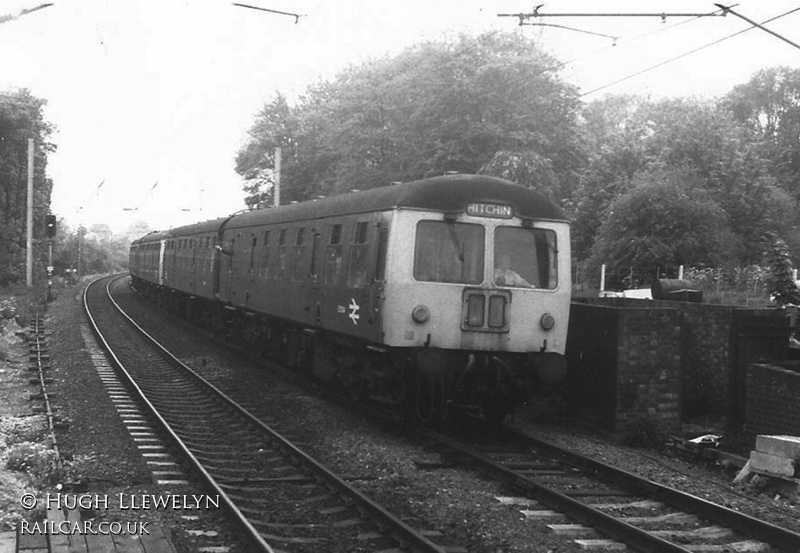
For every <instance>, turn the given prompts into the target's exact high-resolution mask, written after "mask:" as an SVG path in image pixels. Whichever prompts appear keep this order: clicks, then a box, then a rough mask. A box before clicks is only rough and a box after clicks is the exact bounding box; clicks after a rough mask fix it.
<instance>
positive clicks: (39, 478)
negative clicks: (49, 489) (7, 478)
mask: <svg viewBox="0 0 800 553" xmlns="http://www.w3.org/2000/svg"><path fill="white" fill-rule="evenodd" d="M6 468H7V469H9V470H15V471H18V472H25V473H27V474H29V475H30V476H31V477H32V478H33V480H34V482H36V483H37V485H48V484H55V483H56V482H58V480H59V479H60V478H61V471H60V468H59V466H58V453H56V451H55V450H53V449H50V448H49V447H47V446H46V445H44V444H41V443H37V442H21V443H18V444H15V445H12V446H11V447H9V448H8V452H7V454H6Z"/></svg>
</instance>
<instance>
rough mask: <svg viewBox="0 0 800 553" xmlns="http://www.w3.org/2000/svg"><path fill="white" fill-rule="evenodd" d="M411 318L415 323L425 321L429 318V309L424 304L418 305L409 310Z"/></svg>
mask: <svg viewBox="0 0 800 553" xmlns="http://www.w3.org/2000/svg"><path fill="white" fill-rule="evenodd" d="M411 318H412V319H414V322H415V323H419V324H422V323H427V322H428V320H429V319H430V318H431V311H430V309H428V308H427V307H426V306H424V305H418V306H416V307H415V308H414V309H413V310H412V311H411Z"/></svg>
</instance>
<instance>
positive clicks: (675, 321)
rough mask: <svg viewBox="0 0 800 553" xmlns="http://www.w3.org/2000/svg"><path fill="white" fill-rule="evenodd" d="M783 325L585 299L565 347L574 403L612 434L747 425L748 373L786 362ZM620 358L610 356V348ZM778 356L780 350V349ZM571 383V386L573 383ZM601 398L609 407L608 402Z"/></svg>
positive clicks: (762, 318) (670, 305) (714, 310)
mask: <svg viewBox="0 0 800 553" xmlns="http://www.w3.org/2000/svg"><path fill="white" fill-rule="evenodd" d="M786 321H787V319H786V317H785V316H784V314H782V313H781V312H779V311H776V310H774V309H755V310H754V309H742V308H738V307H735V306H725V305H713V304H703V303H687V302H672V301H659V300H655V301H652V300H637V299H630V298H583V299H580V300H576V301H575V302H573V304H572V309H571V312H570V329H569V336H568V339H567V358H568V361H569V363H570V372H571V373H574V374H572V375H571V376H570V378H569V380H568V381H567V382H566V383H565V384H566V385H567V386H569V387H572V388H574V389H573V390H571V391H570V392H568V393H569V394H571V398H570V401H569V403H570V404H571V406H572V409H573V410H574V412H575V413H578V412H580V411H581V410H582V411H586V412H588V414H584V415H583V416H584V418H586V420H592V417H593V418H594V421H595V422H596V423H597V424H598V425H600V426H602V427H604V428H609V429H617V430H618V429H619V428H620V426H621V425H623V426H624V425H625V424H627V423H628V422H629V421H630V420H634V419H639V418H642V417H645V418H647V419H649V420H653V421H656V422H659V423H661V424H663V425H664V426H665V427H672V426H674V425H676V424H679V423H680V421H681V420H685V419H686V418H687V417H692V416H695V415H704V416H719V417H727V418H728V420H729V421H730V422H733V423H734V424H739V423H740V422H741V419H742V417H743V416H744V411H745V410H744V407H743V405H744V403H745V397H744V396H745V393H746V389H745V388H746V383H745V378H746V376H745V372H746V370H747V365H748V364H749V363H750V362H752V361H754V360H756V359H759V358H764V359H781V358H783V357H782V356H781V354H780V351H781V347H784V348H785V345H786V344H787V342H788V341H787V338H788V334H787V329H788V327H786V326H785V322H786ZM609 341H610V342H613V345H614V349H613V351H611V352H610V351H609V343H608V342H609ZM777 346H781V347H777ZM573 377H574V378H573ZM598 395H603V396H605V397H609V398H613V400H612V399H609V400H608V402H604V401H605V400H601V399H598V397H597V396H598Z"/></svg>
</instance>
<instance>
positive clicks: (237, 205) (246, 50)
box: [0, 0, 800, 231]
mask: <svg viewBox="0 0 800 553" xmlns="http://www.w3.org/2000/svg"><path fill="white" fill-rule="evenodd" d="M43 1H49V2H52V4H53V5H52V6H50V7H47V8H45V9H42V10H39V11H36V12H33V13H29V14H27V15H23V16H21V17H19V18H17V19H12V20H9V21H5V22H4V23H0V90H10V89H18V88H28V89H30V90H31V92H32V93H33V94H34V95H35V96H37V97H40V98H44V99H46V100H47V101H48V106H47V110H46V118H47V119H48V120H49V121H50V122H51V123H53V124H54V125H55V126H56V127H57V132H56V134H55V135H54V136H53V137H52V140H53V142H55V144H56V145H57V148H58V151H57V152H56V153H55V154H53V155H52V156H51V158H50V165H49V175H50V177H51V178H52V179H53V181H54V190H53V201H52V209H53V211H54V212H55V213H56V215H58V216H59V217H64V218H66V219H67V220H68V222H69V223H70V224H71V225H73V226H75V225H77V224H78V223H82V224H84V225H91V224H93V223H97V222H104V223H107V224H109V225H111V226H112V228H113V229H114V230H115V231H119V230H123V229H124V228H125V227H126V226H127V225H128V224H130V223H131V222H133V221H135V220H144V221H146V222H148V223H149V224H150V225H151V226H152V227H154V228H166V227H169V226H175V225H178V224H185V223H189V222H193V221H196V220H204V219H210V218H213V217H217V216H221V215H226V214H229V213H231V212H233V211H236V210H238V209H242V208H244V203H243V193H242V191H241V186H242V184H241V179H240V177H239V176H238V175H237V174H236V173H235V172H234V170H233V168H234V158H235V155H236V152H237V151H238V150H239V149H240V148H241V146H242V145H243V144H244V142H245V140H246V137H247V130H248V129H249V128H250V126H251V124H252V122H253V120H254V116H255V114H256V113H257V112H258V111H259V110H260V109H261V107H262V106H263V105H264V103H265V102H268V101H270V100H271V99H272V97H273V96H274V94H275V92H276V91H280V92H282V93H284V94H286V95H287V96H289V97H290V98H292V97H296V96H297V95H298V94H300V93H302V92H303V91H304V90H305V88H306V87H307V86H308V85H309V84H311V83H313V82H314V81H317V80H319V79H329V78H331V77H333V76H334V75H335V74H336V73H337V72H338V71H340V70H341V69H342V68H344V67H346V66H347V65H349V64H353V63H360V62H363V61H366V60H368V59H370V58H374V57H378V56H382V55H384V54H387V53H396V52H399V51H400V50H402V49H403V48H405V47H407V46H410V45H412V44H414V43H416V42H419V41H421V40H426V39H436V38H438V37H441V36H446V35H447V36H453V35H456V34H457V33H459V32H468V33H480V32H482V31H487V30H491V29H507V30H511V31H516V32H522V33H524V34H526V35H528V36H533V37H535V38H537V39H538V40H539V41H540V42H541V44H542V45H543V47H544V48H545V49H547V50H548V51H550V52H551V53H553V54H554V55H556V56H557V57H558V58H559V59H561V60H562V61H568V60H572V61H571V62H570V63H569V64H568V66H567V67H566V68H565V70H564V76H565V78H567V80H569V81H570V82H572V83H574V84H576V85H577V86H578V87H580V89H581V90H582V91H591V90H594V89H597V88H601V87H605V88H602V90H601V91H599V92H597V93H595V94H592V95H589V96H587V97H586V98H585V99H586V100H590V99H592V98H595V97H600V96H602V95H604V94H609V93H623V92H626V93H639V94H650V95H652V96H655V97H663V96H693V95H700V96H717V95H720V94H724V93H725V92H727V91H728V90H730V88H731V87H733V86H735V85H736V84H739V83H743V82H745V81H747V80H748V79H749V78H750V76H751V75H752V74H753V73H754V72H756V71H758V70H759V69H761V68H765V67H771V66H776V65H788V66H790V67H795V68H798V67H800V49H797V48H795V47H794V46H792V45H790V44H788V43H786V42H784V41H781V40H780V39H779V38H776V37H775V36H772V35H770V34H768V33H766V32H764V31H762V30H758V29H754V30H750V31H748V32H745V33H743V34H741V35H738V36H736V37H734V38H731V39H728V40H724V41H722V42H720V43H719V44H716V45H714V46H709V47H707V48H705V49H702V50H699V51H697V52H695V53H692V54H690V55H687V56H685V57H682V58H681V59H678V60H676V61H673V62H670V63H666V64H665V65H663V66H661V67H659V68H657V69H654V70H651V71H647V72H645V73H643V74H641V75H639V76H636V77H632V78H628V79H625V77H626V76H629V75H633V74H635V73H637V72H639V71H642V70H644V69H647V68H649V67H653V66H656V65H658V64H661V63H663V62H667V61H668V60H670V59H672V58H676V57H678V56H681V55H682V54H685V53H688V52H690V51H692V50H694V49H698V48H701V47H703V46H706V45H710V44H711V43H713V42H715V41H717V40H720V39H723V38H725V37H726V36H728V35H732V34H734V33H737V32H739V31H742V30H744V29H747V28H748V27H750V25H749V24H748V23H747V22H745V21H743V20H742V19H740V18H738V17H736V16H734V15H732V14H729V15H728V16H727V17H724V18H723V17H706V18H688V17H684V18H678V17H667V18H666V20H665V21H662V20H661V18H659V17H626V18H621V17H619V18H618V17H613V18H612V17H599V16H595V17H569V18H564V17H548V18H545V17H542V18H537V19H535V20H532V21H533V22H535V23H540V24H547V26H526V27H519V26H518V20H517V19H516V18H513V17H498V14H502V13H520V12H523V13H525V12H530V11H531V10H532V9H533V6H534V5H535V4H536V3H535V2H534V3H531V2H530V1H529V0H524V1H510V0H508V1H507V0H503V1H496V0H484V1H476V0H403V1H398V0H391V1H390V0H327V1H325V0H251V1H248V0H241V2H239V3H243V4H249V5H253V6H258V7H263V8H268V9H274V10H280V11H285V12H291V13H297V14H301V15H302V16H303V17H301V18H300V20H299V23H295V19H294V18H293V17H290V16H284V15H278V14H271V13H267V12H262V11H256V10H253V9H247V8H242V7H237V6H234V5H233V3H232V2H227V1H223V0H203V1H199V0H197V1H180V0H141V1H134V0H128V1H123V0H25V1H22V0H9V1H5V2H2V4H0V15H3V14H12V15H13V14H17V13H19V11H20V10H23V9H27V8H33V7H35V6H37V5H40V4H41V3H42V2H43ZM798 8H800V0H795V1H784V0H770V1H764V0H740V1H739V2H738V4H736V5H735V7H734V10H735V11H736V12H737V13H740V14H742V15H744V16H746V17H748V18H750V19H753V20H755V21H757V22H762V21H765V20H767V19H769V18H772V17H775V16H778V15H781V14H784V13H786V12H789V11H791V10H793V9H798ZM716 9H717V8H716V6H715V5H714V3H713V2H699V1H681V0H670V1H642V0H606V1H605V2H597V1H589V0H571V1H570V0H551V1H549V2H546V3H545V4H544V5H543V7H541V8H540V10H539V13H540V14H542V15H546V14H562V13H570V14H576V13H661V12H666V13H710V12H713V11H714V10H716ZM554 25H559V26H560V27H556V26H554ZM768 26H769V28H770V29H771V30H773V31H775V32H776V33H779V34H780V35H782V36H784V37H786V38H788V39H789V40H791V41H793V42H795V43H800V11H798V12H795V13H792V14H790V15H787V16H786V17H783V18H781V19H778V20H776V21H775V22H773V23H770V24H768ZM562 27H569V29H565V28H562ZM590 33H593V34H590ZM609 37H616V41H615V40H613V39H612V38H609ZM621 79H623V80H622V81H621V82H619V83H617V84H613V85H610V84H611V83H614V82H615V81H618V80H621ZM606 85H610V86H606ZM101 183H102V185H101ZM156 183H157V184H156Z"/></svg>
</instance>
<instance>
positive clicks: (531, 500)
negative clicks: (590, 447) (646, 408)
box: [418, 427, 800, 553]
mask: <svg viewBox="0 0 800 553" xmlns="http://www.w3.org/2000/svg"><path fill="white" fill-rule="evenodd" d="M418 432H419V433H420V434H421V435H422V436H424V437H425V438H426V439H428V440H430V441H431V442H432V443H434V444H436V447H438V448H440V452H441V455H442V456H443V459H444V463H445V465H447V466H452V465H456V464H461V463H467V464H468V465H469V466H470V468H473V469H474V468H477V469H479V470H480V471H482V472H485V473H488V474H490V475H491V476H492V477H494V478H496V479H498V480H500V481H503V482H505V483H506V484H507V485H509V486H511V487H513V488H514V489H515V490H517V491H518V492H519V495H517V496H513V497H505V498H501V501H504V502H507V503H509V504H513V505H518V506H519V508H520V510H521V511H522V512H523V513H524V514H525V515H526V516H527V517H529V518H538V519H545V520H551V521H552V523H551V524H549V526H550V528H551V530H552V531H554V532H557V533H559V534H561V535H563V536H565V537H568V538H570V539H573V540H574V541H575V542H576V543H577V544H578V545H579V546H580V547H581V548H586V549H602V550H614V549H622V550H625V548H626V547H628V548H630V549H632V550H634V551H642V552H645V553H687V552H695V553H699V552H719V553H736V552H756V551H758V552H762V553H779V552H780V553H791V552H796V551H800V534H797V533H794V532H791V531H789V530H787V529H785V528H781V527H779V526H775V525H772V524H769V523H767V522H764V521H761V520H758V519H755V518H753V517H750V516H747V515H744V514H742V513H739V512H737V511H734V510H731V509H728V508H726V507H724V506H721V505H717V504H714V503H711V502H709V501H706V500H704V499H702V498H699V497H696V496H693V495H690V494H687V493H683V492H680V491H678V490H675V489H673V488H669V487H666V486H663V485H660V484H657V483H655V482H652V481H650V480H647V479H644V478H641V477H639V476H637V475H634V474H632V473H629V472H626V471H623V470H620V469H618V468H615V467H613V466H610V465H607V464H605V463H602V462H599V461H596V460H594V459H591V458H589V457H585V456H583V455H580V454H577V453H574V452H570V451H567V450H564V449H562V448H560V447H557V446H555V445H552V444H549V443H546V442H543V441H541V440H538V439H536V438H533V437H531V436H529V435H527V434H525V433H522V432H520V431H518V430H516V429H513V428H511V427H503V428H502V430H501V431H500V432H498V431H494V432H492V435H491V437H486V436H483V437H480V438H478V439H477V440H475V437H474V436H473V437H470V438H467V440H473V441H474V442H475V443H473V444H472V445H466V444H465V443H464V438H454V437H451V436H446V435H443V434H439V433H437V432H433V431H430V430H427V429H420V430H418ZM543 506H544V507H545V508H543Z"/></svg>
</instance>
